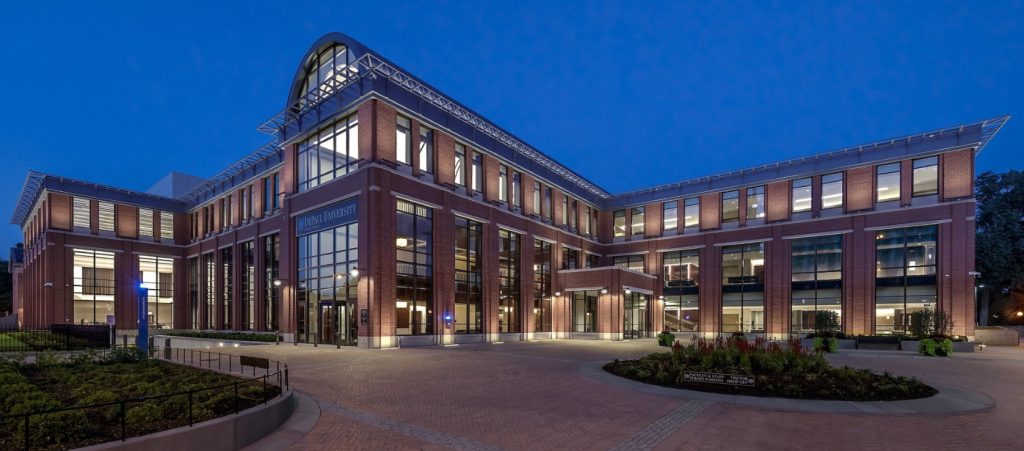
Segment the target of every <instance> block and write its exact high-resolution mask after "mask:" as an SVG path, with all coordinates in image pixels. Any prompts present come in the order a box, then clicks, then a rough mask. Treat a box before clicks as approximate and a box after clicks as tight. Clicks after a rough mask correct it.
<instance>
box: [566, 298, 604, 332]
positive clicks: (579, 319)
mask: <svg viewBox="0 0 1024 451" xmlns="http://www.w3.org/2000/svg"><path fill="white" fill-rule="evenodd" d="M600 295H601V293H600V292H599V291H573V292H572V331H573V332H583V333H595V332H597V299H598V297H600Z"/></svg>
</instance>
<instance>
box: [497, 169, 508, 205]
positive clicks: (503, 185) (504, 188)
mask: <svg viewBox="0 0 1024 451" xmlns="http://www.w3.org/2000/svg"><path fill="white" fill-rule="evenodd" d="M498 200H500V201H502V202H508V166H505V165H499V166H498Z"/></svg>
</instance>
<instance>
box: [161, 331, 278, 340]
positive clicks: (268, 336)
mask: <svg viewBox="0 0 1024 451" xmlns="http://www.w3.org/2000/svg"><path fill="white" fill-rule="evenodd" d="M161 335H170V336H174V337H189V338H209V339H213V340H239V341H262V342H266V343H273V342H276V341H277V334H273V333H247V332H214V331H182V332H168V333H165V334H161Z"/></svg>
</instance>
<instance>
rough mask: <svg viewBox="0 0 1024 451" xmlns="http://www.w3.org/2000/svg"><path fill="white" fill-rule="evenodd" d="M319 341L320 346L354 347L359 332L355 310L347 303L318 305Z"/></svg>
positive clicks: (327, 302) (334, 302)
mask: <svg viewBox="0 0 1024 451" xmlns="http://www.w3.org/2000/svg"><path fill="white" fill-rule="evenodd" d="M318 322H319V326H320V327H319V331H320V332H319V337H318V338H319V340H318V343H321V344H332V345H341V346H355V345H356V343H357V339H358V337H357V335H358V332H359V329H358V326H357V324H358V323H356V318H355V309H354V308H351V306H350V305H349V303H348V302H338V301H323V302H321V303H320V317H319V318H318Z"/></svg>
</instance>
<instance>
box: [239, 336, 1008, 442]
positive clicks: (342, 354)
mask: <svg viewBox="0 0 1024 451" xmlns="http://www.w3.org/2000/svg"><path fill="white" fill-rule="evenodd" d="M656 349H657V347H656V345H655V343H654V341H653V340H640V341H629V342H607V341H602V342H590V341H572V340H570V341H546V342H533V343H506V344H487V345H469V346H467V345H463V346H459V347H451V348H443V349H441V348H415V349H400V350H366V349H357V348H342V349H340V350H339V349H334V348H333V347H327V348H325V347H320V348H313V347H308V346H299V347H295V346H290V345H281V346H279V347H278V346H259V347H251V348H247V349H244V351H243V352H244V353H246V354H262V355H266V356H268V357H271V358H275V359H279V360H282V361H285V362H287V363H288V365H289V367H290V369H291V381H292V386H293V387H294V388H295V389H297V390H299V391H300V392H302V393H304V394H306V395H308V396H310V397H312V398H313V399H314V400H315V401H316V402H317V403H318V404H319V406H320V409H321V416H320V419H319V422H318V423H317V424H316V426H315V427H314V428H313V430H312V431H310V432H309V433H308V434H307V435H306V436H305V437H303V438H302V439H301V440H300V441H299V442H298V443H296V444H295V445H294V447H293V448H294V449H409V448H413V449H446V448H455V449H559V450H564V449H664V450H668V449H828V450H839V449H900V450H908V449H913V450H917V449H922V450H923V449H929V450H936V449H958V450H990V449H1024V437H1022V434H1024V430H1022V429H1024V428H1022V426H1024V347H1017V348H993V347H989V348H988V349H986V350H985V351H984V352H978V353H973V354H968V353H963V354H957V355H955V356H954V357H953V358H952V359H944V358H934V357H932V358H928V357H918V356H915V355H910V354H901V353H896V352H868V351H845V352H842V353H840V354H838V355H834V356H830V360H832V362H833V363H835V364H841V365H842V364H845V365H850V366H854V367H870V368H874V369H876V370H889V371H892V372H893V373H895V374H899V375H912V376H917V377H920V378H921V379H923V380H924V381H925V382H927V383H932V384H941V385H946V386H953V387H962V388H967V389H970V390H973V391H976V392H980V393H983V394H986V395H988V396H990V397H992V398H993V399H995V401H996V404H995V406H994V407H992V408H990V409H987V410H984V411H980V412H975V413H965V414H933V415H867V414H822V413H803V412H786V411H773V410H767V409H760V408H752V407H738V406H733V405H728V404H723V403H716V402H708V401H701V400H689V399H685V398H680V397H676V396H660V395H656V394H650V393H645V392H641V391H638V390H635V389H632V388H630V387H629V386H628V385H626V384H609V383H607V382H602V381H599V380H596V379H594V378H592V377H587V376H586V375H584V374H583V372H581V367H582V366H584V365H585V364H587V363H589V362H594V361H597V360H610V359H613V358H616V357H619V358H621V357H630V356H636V355H640V354H643V353H646V352H651V351H654V350H656Z"/></svg>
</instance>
